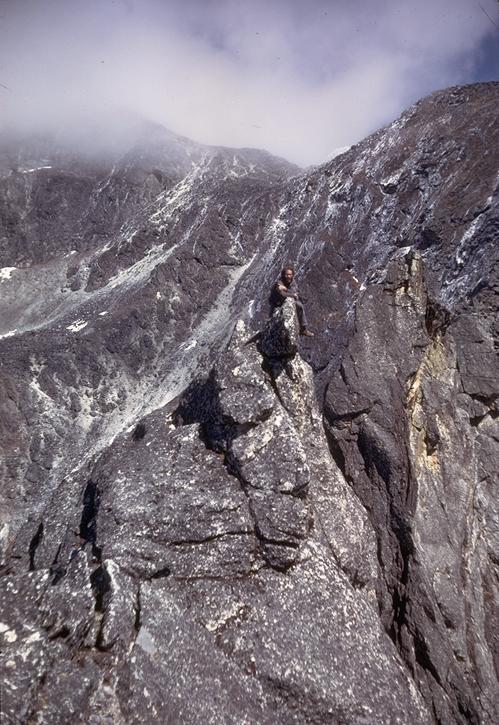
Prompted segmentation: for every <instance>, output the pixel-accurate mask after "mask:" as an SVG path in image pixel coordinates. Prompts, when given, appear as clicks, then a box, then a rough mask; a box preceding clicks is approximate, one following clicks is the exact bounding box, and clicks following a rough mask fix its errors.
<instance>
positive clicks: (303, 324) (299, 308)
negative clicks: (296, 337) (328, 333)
mask: <svg viewBox="0 0 499 725" xmlns="http://www.w3.org/2000/svg"><path fill="white" fill-rule="evenodd" d="M295 305H296V316H297V317H298V323H299V325H300V331H301V330H307V329H308V324H307V318H306V316H305V308H304V307H303V305H302V303H301V302H300V300H296V301H295Z"/></svg>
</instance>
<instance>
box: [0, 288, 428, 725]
mask: <svg viewBox="0 0 499 725" xmlns="http://www.w3.org/2000/svg"><path fill="white" fill-rule="evenodd" d="M295 326H296V322H295V319H294V310H293V304H292V303H291V302H288V303H286V304H285V305H284V307H283V309H281V310H279V311H278V312H277V313H276V315H275V316H274V318H273V320H272V323H271V324H270V326H269V329H268V330H267V336H272V334H274V336H275V337H276V338H279V339H281V340H282V338H283V337H285V336H286V335H287V336H288V337H289V338H291V339H292V338H293V337H294V336H295V335H296V330H295V329H294V328H295ZM283 328H286V331H284V330H283ZM262 363H263V365H262ZM279 365H283V366H284V367H283V368H282V369H279ZM265 370H270V371H271V372H270V373H269V372H266V371H265ZM276 371H277V372H276ZM284 378H285V382H284ZM297 401H299V403H300V404H299V405H296V402H297ZM194 419H196V422H194ZM320 420H321V419H320V414H319V411H318V409H317V406H316V403H315V400H314V393H313V379H312V376H311V374H310V370H309V368H308V366H307V365H306V364H305V363H303V361H302V360H301V359H300V357H299V356H298V355H295V354H294V353H293V354H290V355H288V356H287V358H286V360H285V362H283V360H282V359H280V360H278V359H277V358H273V359H272V358H270V359H269V358H267V359H265V360H264V359H263V358H262V357H260V355H259V353H258V352H257V349H256V347H255V343H254V341H253V342H252V341H251V339H250V336H249V335H248V332H247V330H246V328H245V326H244V324H243V323H242V322H241V323H238V324H237V326H236V329H235V332H234V334H233V336H232V339H231V341H230V344H229V347H228V349H227V351H226V352H225V353H224V354H223V355H222V356H221V358H220V360H219V362H218V363H217V365H216V366H215V368H214V369H213V370H212V372H211V374H210V376H209V378H208V379H207V380H200V381H199V382H197V383H195V384H193V386H192V387H191V389H190V390H189V391H188V392H187V394H186V396H185V398H184V399H183V400H182V401H181V402H180V403H179V405H178V406H177V408H176V409H175V410H171V409H168V408H166V409H165V408H163V409H160V410H158V411H157V412H155V413H153V414H151V415H149V416H147V417H146V418H145V419H144V420H143V421H141V422H140V424H139V425H138V427H137V428H136V429H135V431H134V434H133V435H132V436H130V435H126V436H120V437H119V438H118V439H117V440H116V441H115V443H114V444H113V446H112V447H111V448H110V449H109V450H108V451H107V452H106V453H105V454H103V455H102V456H101V457H100V458H99V459H98V460H97V461H96V463H95V465H94V466H93V468H92V471H91V475H90V479H89V481H88V483H87V484H86V487H85V490H84V494H83V501H82V502H81V509H80V511H78V510H77V509H75V508H74V506H73V508H71V504H70V505H69V506H68V508H67V512H68V514H69V516H68V519H67V521H66V524H67V529H68V531H67V535H66V538H65V540H64V543H63V545H62V546H59V547H58V548H57V550H55V551H54V549H53V547H54V546H55V545H56V542H57V536H55V537H54V536H53V532H51V529H50V525H48V526H46V528H44V530H43V531H41V532H40V534H39V537H38V541H36V542H33V545H32V551H31V553H32V563H33V567H34V566H35V565H36V570H35V571H32V572H31V573H29V574H26V573H23V574H19V575H17V576H11V577H4V578H3V580H2V581H3V583H4V584H5V587H4V588H3V594H2V611H3V612H4V615H7V616H8V618H9V627H8V628H7V629H4V631H3V634H4V639H6V643H7V650H6V659H5V661H4V666H5V670H6V674H7V675H8V676H7V677H6V680H5V681H6V683H8V684H7V685H6V689H5V697H4V702H3V706H4V712H5V713H6V714H7V715H8V716H9V715H12V716H13V717H17V718H20V719H22V720H29V719H30V718H32V717H34V716H35V714H36V717H38V718H42V719H44V720H46V721H50V722H54V723H57V722H65V721H66V719H67V717H68V714H69V713H70V712H71V711H72V712H73V713H74V712H75V710H76V709H77V710H78V711H80V712H81V713H82V714H81V721H82V722H83V721H87V720H88V717H89V716H92V717H94V718H95V717H97V718H101V719H106V718H110V719H112V721H113V722H127V723H128V722H157V721H158V719H159V720H162V721H163V720H168V721H173V722H201V721H203V722H206V721H208V722H213V723H215V722H219V721H220V719H225V720H227V721H229V722H240V721H241V720H243V721H244V720H247V721H248V722H249V721H252V722H262V723H264V722H268V723H271V722H282V723H285V722H286V723H288V722H304V721H305V722H373V721H377V722H381V721H383V722H384V721H392V722H415V723H416V722H425V721H427V717H428V715H427V712H426V709H425V706H424V705H423V702H422V699H421V698H420V696H419V695H418V694H417V693H416V691H415V689H414V687H413V685H412V683H411V681H410V678H409V677H408V675H407V674H406V672H405V671H404V668H403V666H402V663H401V661H400V659H399V657H398V655H397V653H396V650H395V647H394V646H393V644H392V643H391V641H390V639H389V638H388V636H387V635H386V634H385V632H384V630H383V629H382V627H381V625H380V623H379V620H378V617H377V614H376V609H375V607H374V606H373V594H372V591H371V590H372V587H373V580H374V578H375V576H376V559H375V546H374V536H373V532H372V531H371V529H370V526H369V522H368V520H367V516H366V513H365V511H364V510H363V509H362V507H361V506H360V505H359V503H358V501H357V500H356V499H355V497H354V495H353V494H352V492H351V491H350V489H349V487H348V486H347V484H346V482H345V481H344V479H343V477H342V476H341V474H340V472H339V471H338V470H337V469H336V467H335V465H334V463H333V462H332V461H331V459H330V458H329V457H328V452H327V444H326V441H325V437H324V434H323V433H322V431H321V426H320ZM125 471H126V474H125V473H124V472H125ZM334 481H335V484H334V486H335V489H336V490H335V496H334V497H331V496H329V497H328V498H327V499H326V497H324V495H323V493H324V487H325V486H331V483H332V482H334ZM61 495H64V496H65V497H66V498H67V499H68V498H70V490H69V487H66V490H65V491H64V493H63V492H61ZM78 515H80V518H79V525H78ZM340 520H341V525H340ZM325 523H327V525H325ZM77 530H78V534H79V536H75V534H76V531H77ZM71 531H72V532H73V536H72V537H71ZM327 531H329V532H330V533H331V536H329V537H328V536H327V534H326V532H327ZM362 534H364V535H362ZM366 542H367V544H366ZM345 554H346V555H345ZM18 597H22V599H23V602H24V604H23V607H22V608H21V610H20V611H18V610H17V607H16V602H17V599H18ZM75 655H77V656H76V659H75ZM23 658H26V659H27V661H28V662H29V667H28V668H26V665H25V666H24V667H22V666H21V663H22V662H23ZM62 663H64V670H65V676H64V679H62V678H61V667H62V666H63V664H62ZM73 687H74V689H72V691H71V694H69V692H68V688H73ZM193 688H194V689H193ZM193 692H195V697H192V693H193ZM201 713H202V714H201ZM78 721H80V720H78Z"/></svg>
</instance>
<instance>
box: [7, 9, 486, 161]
mask: <svg viewBox="0 0 499 725" xmlns="http://www.w3.org/2000/svg"><path fill="white" fill-rule="evenodd" d="M498 40H499V3H498V2H496V0H481V1H480V2H475V0H454V1H453V2H451V0H435V2H432V3H428V4H426V3H425V4H423V6H421V5H419V6H413V5H412V4H411V3H408V2H396V1H395V0H390V1H388V2H384V3H367V2H365V0H363V1H362V2H360V3H358V4H356V5H355V7H352V6H351V5H350V4H349V3H347V2H346V1H344V0H340V1H339V2H336V3H335V4H334V7H333V6H332V3H331V2H327V1H326V0H315V1H313V2H308V3H306V2H302V1H301V0H288V1H286V0H275V1H274V2H273V3H272V4H269V3H267V4H266V3H265V2H263V1H262V0H254V2H252V3H242V2H239V1H238V0H232V1H231V0H205V1H204V2H200V1H199V0H191V1H190V2H186V1H185V0H184V2H180V0H170V1H169V2H160V0H142V2H140V3H139V2H135V0H100V1H99V0H88V1H87V2H86V3H85V5H84V6H82V5H81V4H79V3H78V2H76V0H66V1H65V2H62V1H61V0H47V1H46V2H44V3H40V2H35V1H34V0H17V2H12V1H11V0H0V114H1V115H0V130H2V131H4V130H6V129H7V128H9V127H10V128H12V127H14V128H16V129H17V130H18V131H19V132H20V133H30V132H41V133H46V132H53V133H61V132H64V133H65V134H67V135H68V136H69V137H71V138H72V139H73V140H74V143H75V144H77V143H78V139H80V140H81V139H82V138H83V137H84V136H85V135H87V136H91V135H92V133H94V131H93V129H101V130H100V131H99V132H98V133H94V136H95V143H96V146H98V144H99V143H100V144H101V145H102V144H103V143H105V142H106V138H107V137H109V139H113V138H114V139H119V138H120V135H122V136H123V138H124V139H126V138H127V133H129V129H130V127H131V126H133V123H134V122H133V121H131V119H133V118H134V117H137V118H143V119H144V120H150V121H152V122H156V123H158V124H161V125H162V126H165V127H166V128H168V129H170V130H171V131H173V132H174V133H176V134H179V135H183V136H187V137H188V138H191V139H192V140H194V141H198V142H200V143H206V144H212V145H223V146H233V147H243V146H245V147H254V148H261V149H265V150H267V151H269V152H271V153H273V154H275V155H278V156H282V157H284V158H286V159H288V160H289V161H292V162H295V163H297V164H299V165H301V166H307V165H309V164H314V163H319V162H321V161H325V160H326V159H327V158H329V157H331V156H332V155H333V154H334V152H335V150H336V149H338V148H341V147H345V146H350V145H351V144H353V143H356V142H357V141H359V140H361V139H362V138H364V137H365V136H366V135H368V134H369V133H371V132H372V131H374V130H375V129H377V128H379V127H380V126H383V125H385V124H386V123H389V122H390V121H392V120H393V119H394V118H396V117H397V116H398V115H400V113H401V112H402V111H403V110H404V109H405V108H407V107H408V106H410V105H411V104H412V103H413V102H415V101H417V100H418V99H419V98H421V97H423V96H425V95H428V94H429V93H431V92H433V91H435V90H439V89H442V88H445V87H448V86H452V85H456V84H463V83H472V82H479V81H486V80H495V79H497V77H498V75H499V73H498V71H499V47H498V46H499V43H498Z"/></svg>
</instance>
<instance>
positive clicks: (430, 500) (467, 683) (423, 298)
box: [324, 253, 499, 722]
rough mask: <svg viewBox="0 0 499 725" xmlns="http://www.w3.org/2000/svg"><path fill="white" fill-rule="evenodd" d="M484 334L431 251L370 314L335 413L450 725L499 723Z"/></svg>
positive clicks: (396, 276)
mask: <svg viewBox="0 0 499 725" xmlns="http://www.w3.org/2000/svg"><path fill="white" fill-rule="evenodd" d="M463 328H464V329H463ZM481 332H482V335H481V336H480V337H478V335H477V331H476V323H475V322H474V321H472V320H470V318H469V317H468V316H464V319H463V317H462V316H456V317H455V318H453V317H452V316H451V315H450V314H449V312H448V311H447V310H445V309H444V308H442V307H440V306H439V305H438V303H436V302H435V301H432V300H431V298H429V297H428V295H427V291H426V284H425V276H424V268H423V265H422V261H421V257H420V256H419V255H417V254H414V253H406V254H405V255H404V254H402V255H399V256H398V257H397V258H396V259H394V260H393V261H392V262H391V263H390V265H389V266H388V268H387V270H386V276H385V279H384V281H383V282H382V283H380V284H377V285H372V286H370V287H368V288H367V289H366V291H365V293H364V294H363V296H362V298H361V299H360V300H359V302H358V304H357V307H356V313H355V334H354V336H353V337H352V339H351V341H350V343H349V346H348V349H347V353H346V355H345V356H344V358H343V361H342V364H341V367H340V369H339V370H338V372H337V373H336V374H335V375H334V376H333V378H332V380H331V382H330V383H329V386H328V388H327V393H326V400H325V408H324V414H325V419H326V426H327V430H328V432H329V436H330V442H331V449H332V452H333V455H334V457H335V459H336V460H337V461H338V462H339V464H340V467H341V468H342V470H343V472H344V474H345V476H346V477H347V479H348V480H349V481H350V483H351V485H352V488H353V490H354V491H355V492H356V493H357V494H358V496H359V498H360V500H361V501H362V502H363V503H364V505H365V507H366V509H367V510H368V512H369V518H370V520H371V522H372V523H373V525H374V527H375V529H376V531H377V536H378V541H379V561H380V567H381V578H380V589H379V603H380V613H381V617H382V620H383V621H384V624H385V627H386V629H387V631H389V632H390V633H391V636H392V637H393V639H394V641H396V642H397V644H398V646H399V649H400V651H401V652H402V654H403V656H404V658H405V659H406V662H407V663H408V666H409V667H410V669H411V671H412V672H413V674H414V677H415V679H416V681H417V682H418V684H419V687H420V689H421V691H422V692H424V693H425V695H426V699H427V700H431V701H432V702H433V709H434V712H435V715H436V717H437V718H438V720H440V721H443V722H481V721H486V722H488V721H492V720H493V718H494V708H495V703H496V702H497V700H496V698H497V681H496V676H495V667H494V657H495V656H496V653H497V649H496V648H497V642H496V634H495V632H494V626H495V616H496V614H494V611H497V610H496V603H497V598H498V589H497V580H496V578H495V573H494V571H495V565H494V561H495V556H496V555H495V554H494V552H496V551H497V534H498V529H497V520H496V519H495V516H494V513H493V511H494V508H495V506H494V503H493V500H492V498H493V487H494V480H495V475H496V474H495V470H496V465H497V460H498V454H499V450H498V440H499V437H498V433H499V428H498V424H497V420H496V419H497V410H496V404H495V402H494V401H495V400H496V399H497V395H498V392H499V391H498V389H497V378H496V379H495V380H493V377H492V374H491V373H492V369H493V363H492V355H493V353H492V351H491V353H489V354H487V352H484V354H483V355H481V356H479V355H478V354H477V353H476V352H475V350H476V348H477V347H478V346H479V345H480V349H482V350H483V349H484V348H485V351H486V350H487V346H490V347H491V342H492V341H491V338H487V337H486V336H485V335H484V330H483V329H482V331H481ZM477 337H478V340H477ZM479 340H480V342H479ZM464 350H466V351H467V352H466V353H464V355H466V357H467V358H471V360H473V363H472V364H473V365H474V375H473V380H474V385H475V386H477V388H478V387H479V389H477V388H473V389H469V388H468V390H467V389H466V388H467V385H466V375H467V369H469V367H468V368H467V367H466V366H463V367H461V365H460V363H459V360H460V357H461V356H462V355H463V352H464ZM470 364H471V363H468V365H470ZM495 369H496V370H497V358H496V363H495ZM461 370H463V373H464V374H463V373H462V372H461ZM478 381H480V383H479V382H478ZM486 401H487V402H486ZM477 404H478V406H479V409H477V408H475V406H476V405H477ZM475 413H476V414H475Z"/></svg>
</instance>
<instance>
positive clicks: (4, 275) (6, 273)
mask: <svg viewBox="0 0 499 725" xmlns="http://www.w3.org/2000/svg"><path fill="white" fill-rule="evenodd" d="M16 269H17V267H2V268H1V269H0V281H1V280H3V279H10V278H11V277H12V272H14V270H16Z"/></svg>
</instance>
